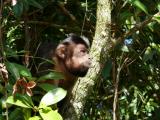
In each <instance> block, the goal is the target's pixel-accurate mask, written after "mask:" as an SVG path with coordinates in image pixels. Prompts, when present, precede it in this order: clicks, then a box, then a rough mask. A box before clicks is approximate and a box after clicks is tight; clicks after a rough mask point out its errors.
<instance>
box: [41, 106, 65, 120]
mask: <svg viewBox="0 0 160 120" xmlns="http://www.w3.org/2000/svg"><path fill="white" fill-rule="evenodd" d="M39 113H40V115H41V117H42V118H43V120H63V119H62V116H61V115H60V114H59V113H58V112H57V111H53V110H52V109H51V108H50V107H45V108H42V109H40V110H39Z"/></svg>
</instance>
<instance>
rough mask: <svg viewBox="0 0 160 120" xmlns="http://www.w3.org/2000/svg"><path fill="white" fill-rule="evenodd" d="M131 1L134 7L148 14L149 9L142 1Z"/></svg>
mask: <svg viewBox="0 0 160 120" xmlns="http://www.w3.org/2000/svg"><path fill="white" fill-rule="evenodd" d="M129 1H131V3H132V4H133V5H134V6H136V7H137V8H139V9H140V10H142V11H143V12H145V13H146V14H148V10H147V7H146V6H145V5H144V4H143V3H142V2H141V1H140V0H129Z"/></svg>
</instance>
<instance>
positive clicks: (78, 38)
mask: <svg viewBox="0 0 160 120" xmlns="http://www.w3.org/2000/svg"><path fill="white" fill-rule="evenodd" d="M71 41H72V42H74V43H76V44H79V43H82V44H85V45H86V47H87V48H89V47H90V42H89V40H88V38H87V37H85V36H78V35H76V34H74V33H70V34H68V35H67V38H66V39H65V40H64V41H63V42H62V43H64V44H66V43H69V42H71Z"/></svg>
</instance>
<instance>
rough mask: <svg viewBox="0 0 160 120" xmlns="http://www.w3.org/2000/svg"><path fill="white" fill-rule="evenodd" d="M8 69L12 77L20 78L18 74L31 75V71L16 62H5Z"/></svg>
mask: <svg viewBox="0 0 160 120" xmlns="http://www.w3.org/2000/svg"><path fill="white" fill-rule="evenodd" d="M5 64H6V66H7V69H8V71H9V72H10V73H11V74H12V75H13V76H14V78H15V79H16V80H17V79H19V78H20V76H23V77H32V75H31V72H30V71H29V70H28V69H27V68H26V67H24V66H22V65H20V64H17V63H11V62H6V63H5Z"/></svg>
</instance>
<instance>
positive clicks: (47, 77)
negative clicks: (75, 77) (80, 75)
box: [38, 72, 64, 81]
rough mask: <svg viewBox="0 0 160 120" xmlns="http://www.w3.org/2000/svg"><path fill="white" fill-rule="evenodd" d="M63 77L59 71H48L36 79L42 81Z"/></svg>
mask: <svg viewBox="0 0 160 120" xmlns="http://www.w3.org/2000/svg"><path fill="white" fill-rule="evenodd" d="M60 79H64V77H63V75H62V74H61V73H59V72H50V73H48V74H46V75H44V76H41V77H40V78H39V79H38V81H43V80H60Z"/></svg>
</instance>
